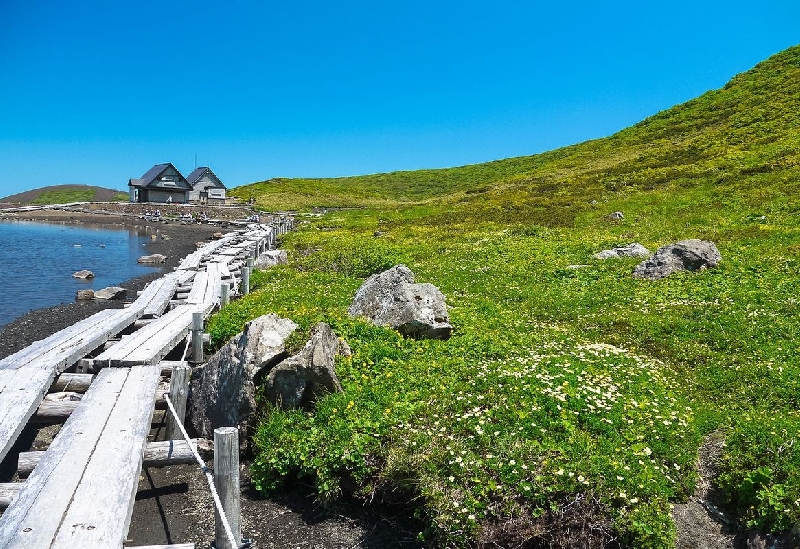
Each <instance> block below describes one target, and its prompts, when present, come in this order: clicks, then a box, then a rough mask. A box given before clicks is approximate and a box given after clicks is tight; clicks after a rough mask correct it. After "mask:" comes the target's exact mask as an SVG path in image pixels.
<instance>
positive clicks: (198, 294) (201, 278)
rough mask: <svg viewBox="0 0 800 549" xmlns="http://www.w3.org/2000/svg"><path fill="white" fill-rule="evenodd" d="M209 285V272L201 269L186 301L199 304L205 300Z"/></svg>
mask: <svg viewBox="0 0 800 549" xmlns="http://www.w3.org/2000/svg"><path fill="white" fill-rule="evenodd" d="M207 286H208V273H207V272H206V271H201V272H199V273H197V275H196V276H195V277H194V282H193V283H192V289H191V290H190V291H189V296H188V297H187V298H186V303H189V304H192V305H199V304H200V303H202V302H203V297H204V296H205V294H206V287H207Z"/></svg>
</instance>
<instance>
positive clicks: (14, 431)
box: [0, 366, 56, 461]
mask: <svg viewBox="0 0 800 549" xmlns="http://www.w3.org/2000/svg"><path fill="white" fill-rule="evenodd" d="M11 372H13V373H14V374H15V375H14V376H13V377H12V376H11V375H10V373H11ZM55 374H56V373H55V370H54V369H52V368H46V367H42V368H36V367H35V366H29V367H26V368H19V369H17V370H9V371H8V373H7V374H5V375H4V377H5V378H6V381H5V384H4V385H5V386H4V388H3V391H2V392H1V393H0V461H2V460H3V458H4V457H5V456H6V454H7V453H8V451H9V450H10V449H11V447H12V446H13V444H14V442H15V441H16V440H17V437H18V436H19V434H20V433H21V432H22V429H23V428H24V427H25V424H26V423H27V422H28V420H29V419H30V417H31V416H32V415H33V413H34V412H35V411H36V408H37V406H39V403H40V402H41V401H42V399H43V398H44V395H45V393H47V389H48V388H49V387H50V385H51V384H52V383H53V378H54V377H55Z"/></svg>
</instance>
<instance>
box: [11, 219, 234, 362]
mask: <svg viewBox="0 0 800 549" xmlns="http://www.w3.org/2000/svg"><path fill="white" fill-rule="evenodd" d="M54 214H55V215H54ZM2 219H7V220H9V221H32V222H36V223H47V224H53V225H71V226H82V225H92V226H101V227H103V228H107V229H121V228H128V229H144V230H146V229H147V228H148V227H150V228H153V229H155V228H157V229H158V230H159V233H160V234H161V235H162V236H163V235H167V236H168V239H167V240H165V239H163V238H159V239H158V240H153V241H151V242H147V245H146V247H145V249H146V253H147V254H162V255H165V256H167V259H166V261H165V263H164V264H163V265H161V266H159V267H160V268H159V270H158V271H155V272H152V273H148V274H146V275H142V276H138V277H135V278H131V279H128V280H125V281H122V282H120V283H119V286H122V287H123V288H125V289H127V290H128V298H127V299H126V300H107V301H102V300H95V301H73V302H72V303H62V304H59V305H54V306H52V307H46V308H43V309H34V310H32V311H29V312H27V313H25V314H24V315H22V316H20V317H18V318H16V319H14V320H12V321H11V322H9V323H8V324H5V325H4V326H2V327H0V359H2V358H5V357H7V356H9V355H11V354H13V353H15V352H17V351H19V350H21V349H24V348H25V347H27V346H29V345H31V344H33V343H35V342H36V341H39V340H42V339H44V338H46V337H48V336H50V335H52V334H54V333H56V332H58V331H59V330H63V329H64V328H67V327H68V326H71V325H73V324H75V323H76V322H78V321H80V320H83V319H84V318H87V317H89V316H91V315H93V314H95V313H97V312H98V311H102V310H104V309H120V308H122V307H123V304H124V303H125V302H126V301H133V300H134V299H135V298H136V292H138V291H140V290H142V289H143V288H144V287H145V286H146V285H147V284H148V283H149V282H152V281H153V280H156V279H158V278H161V277H162V276H164V274H165V273H168V272H171V271H172V270H173V269H174V268H175V267H177V266H178V265H179V264H180V262H181V261H182V260H183V258H184V257H186V256H187V255H189V254H190V253H192V252H193V251H195V250H196V249H197V242H201V241H203V242H206V241H208V240H210V239H211V237H212V235H213V234H214V233H217V232H220V231H223V232H225V229H221V228H220V227H219V226H211V225H199V224H186V225H183V224H181V223H179V222H174V223H172V222H169V223H163V222H161V223H158V222H155V223H154V222H147V221H145V220H143V219H137V218H130V217H121V216H116V215H109V214H93V213H79V212H62V211H43V212H24V214H23V215H20V216H11V215H5V216H2ZM142 255H144V254H142Z"/></svg>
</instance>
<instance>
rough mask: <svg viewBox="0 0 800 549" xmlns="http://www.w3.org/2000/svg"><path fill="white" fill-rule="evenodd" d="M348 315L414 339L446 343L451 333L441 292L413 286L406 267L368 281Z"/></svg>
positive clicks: (412, 279) (451, 328) (409, 272)
mask: <svg viewBox="0 0 800 549" xmlns="http://www.w3.org/2000/svg"><path fill="white" fill-rule="evenodd" d="M348 312H349V314H350V316H351V317H358V316H363V317H366V318H368V319H369V320H371V321H372V322H373V323H375V324H377V325H378V326H390V327H391V328H394V329H395V330H397V331H399V332H400V333H401V334H403V335H405V336H407V337H413V338H417V339H422V338H427V339H447V338H449V337H450V333H451V332H452V330H453V327H452V326H451V325H450V317H449V315H448V313H447V304H446V303H445V298H444V295H442V292H440V291H439V288H437V287H436V286H434V285H433V284H428V283H424V284H415V283H414V273H412V272H411V270H410V269H409V268H408V267H406V266H405V265H395V266H394V267H392V268H391V269H389V270H387V271H384V272H382V273H380V274H375V275H372V276H371V277H369V278H368V279H367V280H366V281H365V282H364V284H362V285H361V287H360V288H359V289H358V291H357V292H356V295H355V297H354V298H353V303H352V304H351V305H350V309H349V310H348Z"/></svg>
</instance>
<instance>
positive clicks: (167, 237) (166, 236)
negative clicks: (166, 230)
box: [161, 234, 170, 240]
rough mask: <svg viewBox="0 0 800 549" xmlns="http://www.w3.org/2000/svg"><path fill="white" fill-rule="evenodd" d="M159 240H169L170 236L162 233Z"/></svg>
mask: <svg viewBox="0 0 800 549" xmlns="http://www.w3.org/2000/svg"><path fill="white" fill-rule="evenodd" d="M161 240H170V236H169V235H168V234H162V235H161Z"/></svg>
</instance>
